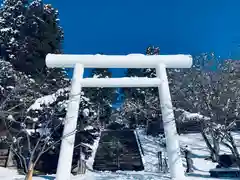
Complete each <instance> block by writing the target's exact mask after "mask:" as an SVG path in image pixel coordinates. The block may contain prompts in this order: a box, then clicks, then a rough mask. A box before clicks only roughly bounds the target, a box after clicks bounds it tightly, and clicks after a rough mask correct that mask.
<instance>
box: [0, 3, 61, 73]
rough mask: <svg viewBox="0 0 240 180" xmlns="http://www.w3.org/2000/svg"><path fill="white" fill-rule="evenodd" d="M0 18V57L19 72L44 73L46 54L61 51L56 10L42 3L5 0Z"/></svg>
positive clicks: (59, 29)
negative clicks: (0, 48) (0, 49)
mask: <svg viewBox="0 0 240 180" xmlns="http://www.w3.org/2000/svg"><path fill="white" fill-rule="evenodd" d="M0 18H1V21H0V44H1V47H2V53H1V55H2V57H4V58H6V60H7V61H10V62H11V63H12V64H13V65H14V68H16V69H17V70H19V71H21V72H25V73H27V74H29V73H30V74H31V75H32V76H40V75H41V74H44V72H45V57H46V55H47V53H60V52H61V47H62V40H63V30H62V28H61V27H60V26H59V24H58V21H59V19H58V11H57V10H56V9H54V8H52V7H51V5H45V4H44V3H43V1H42V0H34V1H32V2H30V1H28V0H5V1H4V2H3V6H2V7H1V9H0Z"/></svg>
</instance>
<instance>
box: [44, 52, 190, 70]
mask: <svg viewBox="0 0 240 180" xmlns="http://www.w3.org/2000/svg"><path fill="white" fill-rule="evenodd" d="M77 63H79V64H82V65H83V66H84V68H156V66H157V65H158V64H164V65H165V67H166V68H190V67H191V66H192V57H191V55H182V54H180V55H151V56H149V55H144V54H129V55H100V54H97V55H68V54H48V55H47V56H46V65H47V67H49V68H73V67H74V66H75V64H77Z"/></svg>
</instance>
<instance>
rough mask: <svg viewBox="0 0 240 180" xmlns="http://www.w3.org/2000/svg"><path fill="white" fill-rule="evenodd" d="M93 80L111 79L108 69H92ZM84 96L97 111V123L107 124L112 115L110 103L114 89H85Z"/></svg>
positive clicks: (114, 92)
mask: <svg viewBox="0 0 240 180" xmlns="http://www.w3.org/2000/svg"><path fill="white" fill-rule="evenodd" d="M91 76H92V77H93V78H111V77H112V73H111V72H110V71H109V69H93V71H92V74H91ZM84 91H86V95H87V97H89V98H90V99H91V101H92V102H93V103H94V106H95V108H96V111H97V121H98V122H101V123H103V124H107V123H108V121H109V118H110V116H111V113H112V103H113V101H114V98H115V96H116V89H115V88H86V90H84Z"/></svg>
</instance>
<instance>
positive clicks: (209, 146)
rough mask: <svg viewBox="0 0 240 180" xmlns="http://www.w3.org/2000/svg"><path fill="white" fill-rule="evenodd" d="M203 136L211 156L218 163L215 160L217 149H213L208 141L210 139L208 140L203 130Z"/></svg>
mask: <svg viewBox="0 0 240 180" xmlns="http://www.w3.org/2000/svg"><path fill="white" fill-rule="evenodd" d="M201 134H202V137H203V139H204V141H205V143H206V145H207V147H208V149H209V150H210V155H211V159H212V161H213V162H216V160H215V154H216V152H215V149H214V148H213V147H212V145H211V143H210V141H209V140H208V138H207V136H206V134H205V133H204V132H203V130H202V131H201Z"/></svg>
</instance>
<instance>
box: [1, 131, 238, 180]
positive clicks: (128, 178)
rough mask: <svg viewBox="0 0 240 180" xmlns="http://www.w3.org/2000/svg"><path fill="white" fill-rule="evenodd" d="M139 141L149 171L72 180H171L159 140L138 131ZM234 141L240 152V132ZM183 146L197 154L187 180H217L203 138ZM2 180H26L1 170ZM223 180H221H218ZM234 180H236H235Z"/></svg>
mask: <svg viewBox="0 0 240 180" xmlns="http://www.w3.org/2000/svg"><path fill="white" fill-rule="evenodd" d="M138 134H139V138H140V141H141V144H142V147H143V151H144V156H143V157H144V160H143V162H144V166H145V170H144V171H140V172H127V171H119V172H116V173H112V172H93V171H90V170H88V171H87V173H86V174H85V175H78V176H72V180H160V179H161V180H169V179H170V177H169V174H168V173H160V172H159V169H158V159H157V152H158V151H159V150H162V149H161V147H160V146H159V138H154V137H151V136H146V135H145V134H144V131H143V130H138ZM233 135H234V138H235V139H236V142H237V144H238V147H239V148H240V132H236V133H233ZM98 140H99V139H97V140H96V141H95V143H94V145H93V146H94V148H93V149H94V153H93V155H95V151H96V149H97V145H98ZM180 144H181V146H185V145H188V146H189V148H190V149H191V150H192V153H193V162H194V167H195V168H194V173H192V174H191V175H189V176H187V177H186V180H203V179H208V180H216V179H214V178H210V177H209V173H208V171H209V169H211V168H214V167H215V166H216V164H214V163H212V162H210V161H206V160H205V158H206V157H207V156H208V155H209V152H208V149H207V147H206V145H205V143H204V141H203V139H202V137H201V135H200V134H198V133H194V134H186V135H181V136H180ZM221 150H222V153H228V152H229V151H228V149H226V148H225V147H221ZM93 159H94V157H92V158H90V159H89V161H88V162H87V165H88V167H89V169H91V168H92V164H93ZM0 179H1V180H23V179H24V178H23V176H20V175H18V174H17V171H15V170H9V169H4V168H0ZM33 179H34V180H44V179H45V180H52V179H54V176H45V177H34V178H33ZM217 179H219V178H217ZM221 179H222V180H230V178H221ZM231 180H233V178H231Z"/></svg>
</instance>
